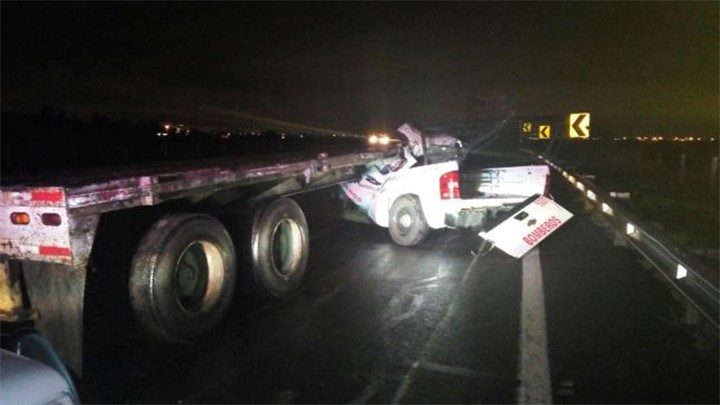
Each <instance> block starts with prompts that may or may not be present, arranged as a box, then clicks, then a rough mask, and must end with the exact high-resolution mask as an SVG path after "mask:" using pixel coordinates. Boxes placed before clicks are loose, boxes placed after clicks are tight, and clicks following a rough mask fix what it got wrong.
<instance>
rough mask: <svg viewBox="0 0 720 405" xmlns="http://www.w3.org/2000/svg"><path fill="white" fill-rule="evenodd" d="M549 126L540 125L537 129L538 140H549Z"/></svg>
mask: <svg viewBox="0 0 720 405" xmlns="http://www.w3.org/2000/svg"><path fill="white" fill-rule="evenodd" d="M550 132H551V127H550V125H540V126H539V127H538V139H550Z"/></svg>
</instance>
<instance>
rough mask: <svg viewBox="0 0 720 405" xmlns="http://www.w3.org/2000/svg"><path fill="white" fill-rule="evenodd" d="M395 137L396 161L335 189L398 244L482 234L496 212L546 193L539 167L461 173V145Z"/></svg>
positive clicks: (411, 133) (544, 170) (445, 137)
mask: <svg viewBox="0 0 720 405" xmlns="http://www.w3.org/2000/svg"><path fill="white" fill-rule="evenodd" d="M398 132H399V133H400V134H402V135H403V137H404V138H405V140H406V142H405V143H404V144H403V146H402V148H401V149H400V150H399V152H398V154H397V156H393V157H390V158H385V159H383V160H379V161H376V162H373V163H371V164H369V165H367V166H366V170H365V172H364V174H363V175H362V177H361V178H360V179H359V180H356V181H351V182H346V183H343V184H342V185H341V187H342V189H343V191H344V193H345V195H346V196H347V197H348V198H349V199H350V200H352V201H353V202H354V203H355V204H356V205H357V206H358V207H359V208H360V209H361V210H362V211H363V212H365V213H366V214H367V216H368V217H369V218H370V219H371V220H372V221H373V222H374V223H375V224H377V225H379V226H382V227H386V228H388V229H389V232H390V236H391V237H392V239H393V241H395V242H396V243H398V244H400V245H403V246H413V245H416V244H419V243H421V242H422V241H423V240H424V239H425V237H426V236H427V234H428V233H429V232H430V230H431V229H441V228H474V229H482V228H483V227H484V226H485V225H486V224H487V222H488V221H489V220H490V219H491V218H493V217H494V216H496V215H497V214H498V213H499V212H502V211H508V210H510V209H512V207H514V206H515V205H517V204H519V203H521V202H523V201H524V200H526V199H527V198H528V197H530V196H532V195H535V194H545V193H546V192H547V189H548V182H549V174H550V169H549V168H548V167H547V166H546V165H544V164H531V165H521V166H506V167H489V168H483V169H480V170H475V171H465V170H462V168H461V166H460V162H459V160H460V159H459V158H460V156H462V155H463V153H462V152H463V144H462V142H461V141H460V140H458V139H457V138H455V137H453V136H452V135H450V134H447V133H441V134H439V135H436V136H425V135H424V134H423V133H422V132H420V131H419V130H417V129H416V128H415V127H413V126H412V125H411V124H404V125H402V126H401V127H400V128H398Z"/></svg>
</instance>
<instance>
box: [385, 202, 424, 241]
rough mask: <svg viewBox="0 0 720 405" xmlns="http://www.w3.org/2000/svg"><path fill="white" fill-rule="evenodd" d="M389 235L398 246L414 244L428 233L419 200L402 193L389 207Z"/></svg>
mask: <svg viewBox="0 0 720 405" xmlns="http://www.w3.org/2000/svg"><path fill="white" fill-rule="evenodd" d="M388 230H389V232H390V237H391V238H392V240H393V241H394V242H395V243H397V244H398V245H400V246H415V245H417V244H419V243H421V242H422V241H423V240H425V238H426V237H427V235H428V234H429V233H430V227H429V226H428V224H427V221H425V215H423V212H422V207H421V206H420V201H418V199H417V198H416V197H415V196H411V195H403V196H400V197H398V198H397V199H396V200H395V202H393V205H392V207H391V208H390V223H389V226H388Z"/></svg>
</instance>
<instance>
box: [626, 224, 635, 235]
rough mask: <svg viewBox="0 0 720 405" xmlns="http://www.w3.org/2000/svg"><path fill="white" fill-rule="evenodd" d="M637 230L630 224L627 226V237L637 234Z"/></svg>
mask: <svg viewBox="0 0 720 405" xmlns="http://www.w3.org/2000/svg"><path fill="white" fill-rule="evenodd" d="M636 230H637V229H636V228H635V225H633V224H631V223H629V222H628V224H627V226H625V233H626V234H627V235H632V234H634V233H635V231H636Z"/></svg>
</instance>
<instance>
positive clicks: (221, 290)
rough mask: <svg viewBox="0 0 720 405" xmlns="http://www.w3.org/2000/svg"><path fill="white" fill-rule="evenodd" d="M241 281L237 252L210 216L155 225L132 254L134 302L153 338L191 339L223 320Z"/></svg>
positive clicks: (186, 216) (183, 217)
mask: <svg viewBox="0 0 720 405" xmlns="http://www.w3.org/2000/svg"><path fill="white" fill-rule="evenodd" d="M236 279H237V271H236V257H235V249H234V247H233V243H232V240H231V239H230V236H229V235H228V233H227V231H226V230H225V228H224V227H223V226H222V224H220V223H219V222H218V221H217V220H216V219H214V218H213V217H210V216H208V215H200V214H177V215H170V216H166V217H163V218H162V219H160V220H159V221H157V222H155V224H153V226H152V227H151V228H150V230H148V231H147V232H146V233H145V235H144V236H143V238H142V240H141V241H140V245H139V247H138V249H137V250H136V252H135V255H134V256H133V260H132V267H131V270H130V281H129V287H130V301H131V304H132V307H133V310H134V311H135V314H136V317H137V319H138V320H139V322H140V324H141V325H142V326H143V327H144V328H145V330H146V331H147V332H148V333H150V334H151V335H152V336H154V337H156V338H160V339H162V340H169V341H187V340H190V339H192V338H195V337H197V336H200V335H202V334H204V333H206V332H208V331H209V330H211V329H212V328H213V327H215V326H216V325H217V324H218V323H219V322H220V321H221V320H222V318H223V316H224V315H225V313H226V312H227V310H228V308H229V306H230V304H231V302H232V299H233V295H234V292H235V283H236Z"/></svg>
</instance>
